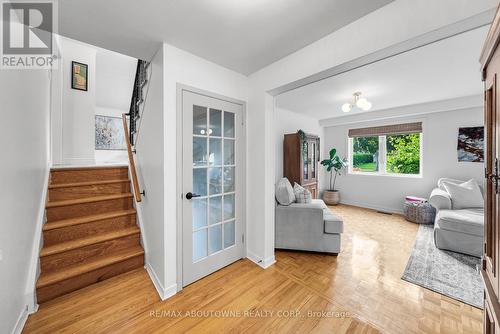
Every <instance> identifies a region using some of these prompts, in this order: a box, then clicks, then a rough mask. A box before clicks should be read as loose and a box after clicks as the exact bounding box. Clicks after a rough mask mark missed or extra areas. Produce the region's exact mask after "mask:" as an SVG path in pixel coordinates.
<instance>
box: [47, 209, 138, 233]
mask: <svg viewBox="0 0 500 334" xmlns="http://www.w3.org/2000/svg"><path fill="white" fill-rule="evenodd" d="M135 213H136V210H135V209H129V210H120V211H113V212H108V213H100V214H97V215H89V216H83V217H78V218H68V219H63V220H57V221H53V222H48V223H45V224H44V225H43V230H44V231H50V230H54V229H58V228H63V227H68V226H74V225H80V224H86V223H91V222H95V221H99V220H105V219H110V218H117V217H122V216H128V215H132V214H135Z"/></svg>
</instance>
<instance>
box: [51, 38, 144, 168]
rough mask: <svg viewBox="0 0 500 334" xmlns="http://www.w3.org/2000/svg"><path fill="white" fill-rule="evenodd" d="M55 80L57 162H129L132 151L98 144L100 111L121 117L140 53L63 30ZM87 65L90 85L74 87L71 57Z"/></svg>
mask: <svg viewBox="0 0 500 334" xmlns="http://www.w3.org/2000/svg"><path fill="white" fill-rule="evenodd" d="M57 40H58V48H59V53H60V57H61V59H59V60H58V62H59V66H58V69H57V70H56V71H55V72H54V80H53V82H52V95H53V107H52V111H51V113H52V120H51V124H52V128H53V131H52V161H53V164H54V165H60V164H69V165H88V164H94V163H97V164H102V163H127V152H126V151H116V150H95V115H104V116H112V117H121V114H122V113H127V112H128V110H129V106H130V100H131V97H132V89H133V83H134V79H135V71H136V66H137V59H135V58H132V57H129V56H125V55H122V54H119V53H116V52H113V51H109V50H106V49H102V48H99V47H96V46H93V45H90V44H86V43H83V42H79V41H76V40H73V39H69V38H66V37H63V36H58V38H57ZM72 61H77V62H80V63H84V64H87V65H88V91H80V90H75V89H72V88H71V62H72Z"/></svg>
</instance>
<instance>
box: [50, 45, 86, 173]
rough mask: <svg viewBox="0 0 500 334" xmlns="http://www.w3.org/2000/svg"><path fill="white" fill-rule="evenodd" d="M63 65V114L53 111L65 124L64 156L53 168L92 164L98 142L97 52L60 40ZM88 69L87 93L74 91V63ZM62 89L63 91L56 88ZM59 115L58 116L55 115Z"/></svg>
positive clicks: (84, 46)
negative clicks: (96, 117) (84, 65)
mask: <svg viewBox="0 0 500 334" xmlns="http://www.w3.org/2000/svg"><path fill="white" fill-rule="evenodd" d="M60 41H61V44H60V51H61V56H62V63H60V64H59V66H61V68H62V92H61V96H62V110H53V112H54V114H53V117H54V118H60V119H61V120H62V122H61V124H62V129H61V131H62V136H61V138H62V142H61V143H54V144H55V145H61V147H62V150H61V151H62V156H61V157H60V159H57V158H56V157H54V161H53V163H54V164H58V163H62V164H76V165H79V164H93V163H94V162H95V158H94V142H95V132H94V129H95V120H94V117H95V116H94V115H95V101H96V86H95V82H96V81H95V74H96V71H95V69H96V49H95V48H92V47H90V46H89V45H88V44H85V43H81V42H78V41H75V40H72V39H69V38H64V37H61V38H60ZM72 61H77V62H80V63H83V64H87V65H88V91H80V90H76V89H72V88H71V62H72ZM54 89H60V88H57V87H56V88H54ZM56 113H58V115H56ZM54 131H56V129H54Z"/></svg>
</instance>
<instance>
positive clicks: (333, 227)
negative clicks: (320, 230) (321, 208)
mask: <svg viewBox="0 0 500 334" xmlns="http://www.w3.org/2000/svg"><path fill="white" fill-rule="evenodd" d="M323 219H324V220H325V233H330V234H336V233H337V234H340V233H342V232H344V222H343V221H342V218H340V217H338V216H336V215H334V214H333V213H332V212H331V211H330V212H327V213H325V214H324V215H323Z"/></svg>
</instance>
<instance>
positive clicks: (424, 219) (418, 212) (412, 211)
mask: <svg viewBox="0 0 500 334" xmlns="http://www.w3.org/2000/svg"><path fill="white" fill-rule="evenodd" d="M403 212H404V215H405V217H406V220H408V221H411V222H412V223H417V224H432V223H434V218H435V217H436V209H435V208H434V207H433V206H432V205H430V204H429V203H414V202H408V201H407V202H405V203H404V205H403Z"/></svg>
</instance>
